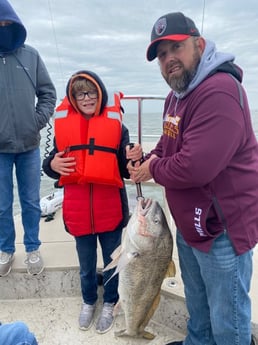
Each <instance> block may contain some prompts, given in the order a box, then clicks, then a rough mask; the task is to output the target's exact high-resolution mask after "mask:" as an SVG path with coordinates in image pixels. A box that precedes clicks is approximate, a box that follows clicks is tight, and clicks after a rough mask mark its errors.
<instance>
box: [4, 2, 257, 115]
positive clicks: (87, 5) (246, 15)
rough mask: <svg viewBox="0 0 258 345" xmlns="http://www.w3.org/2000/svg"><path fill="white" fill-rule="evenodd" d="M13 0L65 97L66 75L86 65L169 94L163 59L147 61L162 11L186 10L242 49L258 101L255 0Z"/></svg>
mask: <svg viewBox="0 0 258 345" xmlns="http://www.w3.org/2000/svg"><path fill="white" fill-rule="evenodd" d="M10 1H11V3H12V5H13V7H14V8H15V10H16V12H17V14H18V15H19V17H20V18H21V20H22V21H23V23H24V25H25V27H26V29H27V32H28V37H27V43H28V44H31V45H33V46H34V47H35V48H36V49H38V50H39V52H40V54H41V56H42V58H43V59H44V61H45V63H46V65H47V68H48V70H49V73H50V75H51V77H52V79H53V81H54V83H55V85H56V88H57V91H58V97H59V98H61V97H63V95H64V92H65V85H66V82H67V80H68V78H69V77H70V76H71V74H73V73H74V72H76V71H77V70H80V69H89V70H93V71H95V72H96V73H98V74H99V75H100V76H101V78H102V79H103V81H104V82H105V83H106V84H107V86H108V87H110V88H113V89H119V90H121V91H123V92H124V93H125V94H163V95H166V94H167V92H168V91H169V89H168V87H167V86H166V84H165V82H164V80H163V79H162V77H161V75H160V72H159V67H158V65H157V62H156V61H154V62H151V63H150V62H147V61H146V48H147V46H148V44H149V40H150V33H151V30H152V26H153V24H154V22H155V21H156V19H157V18H159V17H160V16H161V15H163V14H165V13H168V12H173V11H182V12H184V13H185V14H186V15H188V16H190V17H191V18H193V19H194V21H195V22H196V25H197V26H198V27H199V28H200V30H201V28H202V30H203V35H204V37H206V38H209V39H211V40H213V41H214V42H215V43H216V45H217V48H218V50H221V51H225V52H230V53H233V54H234V55H235V56H236V60H235V61H236V63H238V64H239V65H240V66H241V68H242V69H243V70H244V86H245V88H246V91H247V94H248V97H249V103H250V106H251V108H252V109H258V97H257V96H258V95H257V76H258V64H257V61H258V56H257V55H258V36H257V27H258V16H257V13H258V2H257V0H246V1H245V2H244V3H243V2H237V1H235V0H227V1H224V0H209V1H204V0H199V1H198V0H197V1H195V2H192V1H191V0H181V1H179V0H174V1H171V0H152V1H149V0H148V1H145V0H141V1H139V0H130V1H128V0H112V1H111V0H110V1H106V0H94V1H93V0H92V1H85V0H76V1H70V0H37V1H35V0H10ZM204 4H205V6H204ZM203 10H204V11H203ZM203 14H204V17H203Z"/></svg>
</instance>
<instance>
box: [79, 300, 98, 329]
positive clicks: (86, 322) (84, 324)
mask: <svg viewBox="0 0 258 345" xmlns="http://www.w3.org/2000/svg"><path fill="white" fill-rule="evenodd" d="M95 309H96V304H93V305H91V304H87V303H83V304H82V308H81V312H80V316H79V328H80V329H81V330H83V331H87V330H88V329H89V328H90V327H91V326H92V323H93V317H94V313H95Z"/></svg>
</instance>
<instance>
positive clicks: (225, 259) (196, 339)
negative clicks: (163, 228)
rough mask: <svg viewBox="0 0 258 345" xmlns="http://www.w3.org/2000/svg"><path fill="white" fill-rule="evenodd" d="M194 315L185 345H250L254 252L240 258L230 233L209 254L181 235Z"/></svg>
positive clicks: (187, 290)
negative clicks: (251, 283)
mask: <svg viewBox="0 0 258 345" xmlns="http://www.w3.org/2000/svg"><path fill="white" fill-rule="evenodd" d="M177 246H178V256H179V263H180V269H181V274H182V279H183V282H184V288H185V296H186V306H187V309H188V312H189V315H190V318H189V320H188V323H187V331H188V334H187V337H186V339H185V340H184V345H250V343H251V302H250V298H249V295H248V293H249V290H250V282H251V276H252V254H253V252H252V251H248V252H246V253H245V254H242V255H239V256H237V255H236V254H235V251H234V249H233V247H232V244H231V242H230V240H229V238H228V236H227V234H226V233H224V234H222V235H221V236H219V237H218V238H217V239H216V240H214V242H213V245H212V248H211V250H210V251H209V253H204V252H201V251H199V250H197V249H194V248H192V247H189V246H188V245H187V244H186V242H185V241H184V239H183V237H182V235H181V234H180V232H179V231H177Z"/></svg>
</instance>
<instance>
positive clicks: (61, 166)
mask: <svg viewBox="0 0 258 345" xmlns="http://www.w3.org/2000/svg"><path fill="white" fill-rule="evenodd" d="M64 154H65V152H64V151H61V152H57V153H56V154H55V156H54V158H53V159H52V161H51V163H50V166H51V169H52V170H54V171H55V172H57V173H58V174H60V175H63V176H68V175H70V173H72V172H74V171H75V169H74V166H75V165H76V161H75V157H63V155H64Z"/></svg>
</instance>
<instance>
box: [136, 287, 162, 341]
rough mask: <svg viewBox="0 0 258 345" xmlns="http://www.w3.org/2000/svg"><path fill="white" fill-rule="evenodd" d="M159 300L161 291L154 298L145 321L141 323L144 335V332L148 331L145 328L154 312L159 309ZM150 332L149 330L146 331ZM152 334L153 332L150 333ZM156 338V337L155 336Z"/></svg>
mask: <svg viewBox="0 0 258 345" xmlns="http://www.w3.org/2000/svg"><path fill="white" fill-rule="evenodd" d="M159 302H160V292H159V293H158V294H157V296H156V297H155V298H154V301H153V303H152V305H151V307H150V309H149V311H148V313H147V314H146V316H145V319H144V321H143V323H142V324H141V326H140V329H141V330H142V331H141V332H140V333H141V334H143V337H144V333H145V332H146V331H145V330H144V328H145V327H146V326H147V325H148V323H149V321H150V319H151V318H152V316H153V314H154V313H155V310H156V309H157V307H158V305H159ZM146 333H148V332H146ZM150 334H151V333H150ZM153 338H154V337H153ZM153 338H146V339H153Z"/></svg>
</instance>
